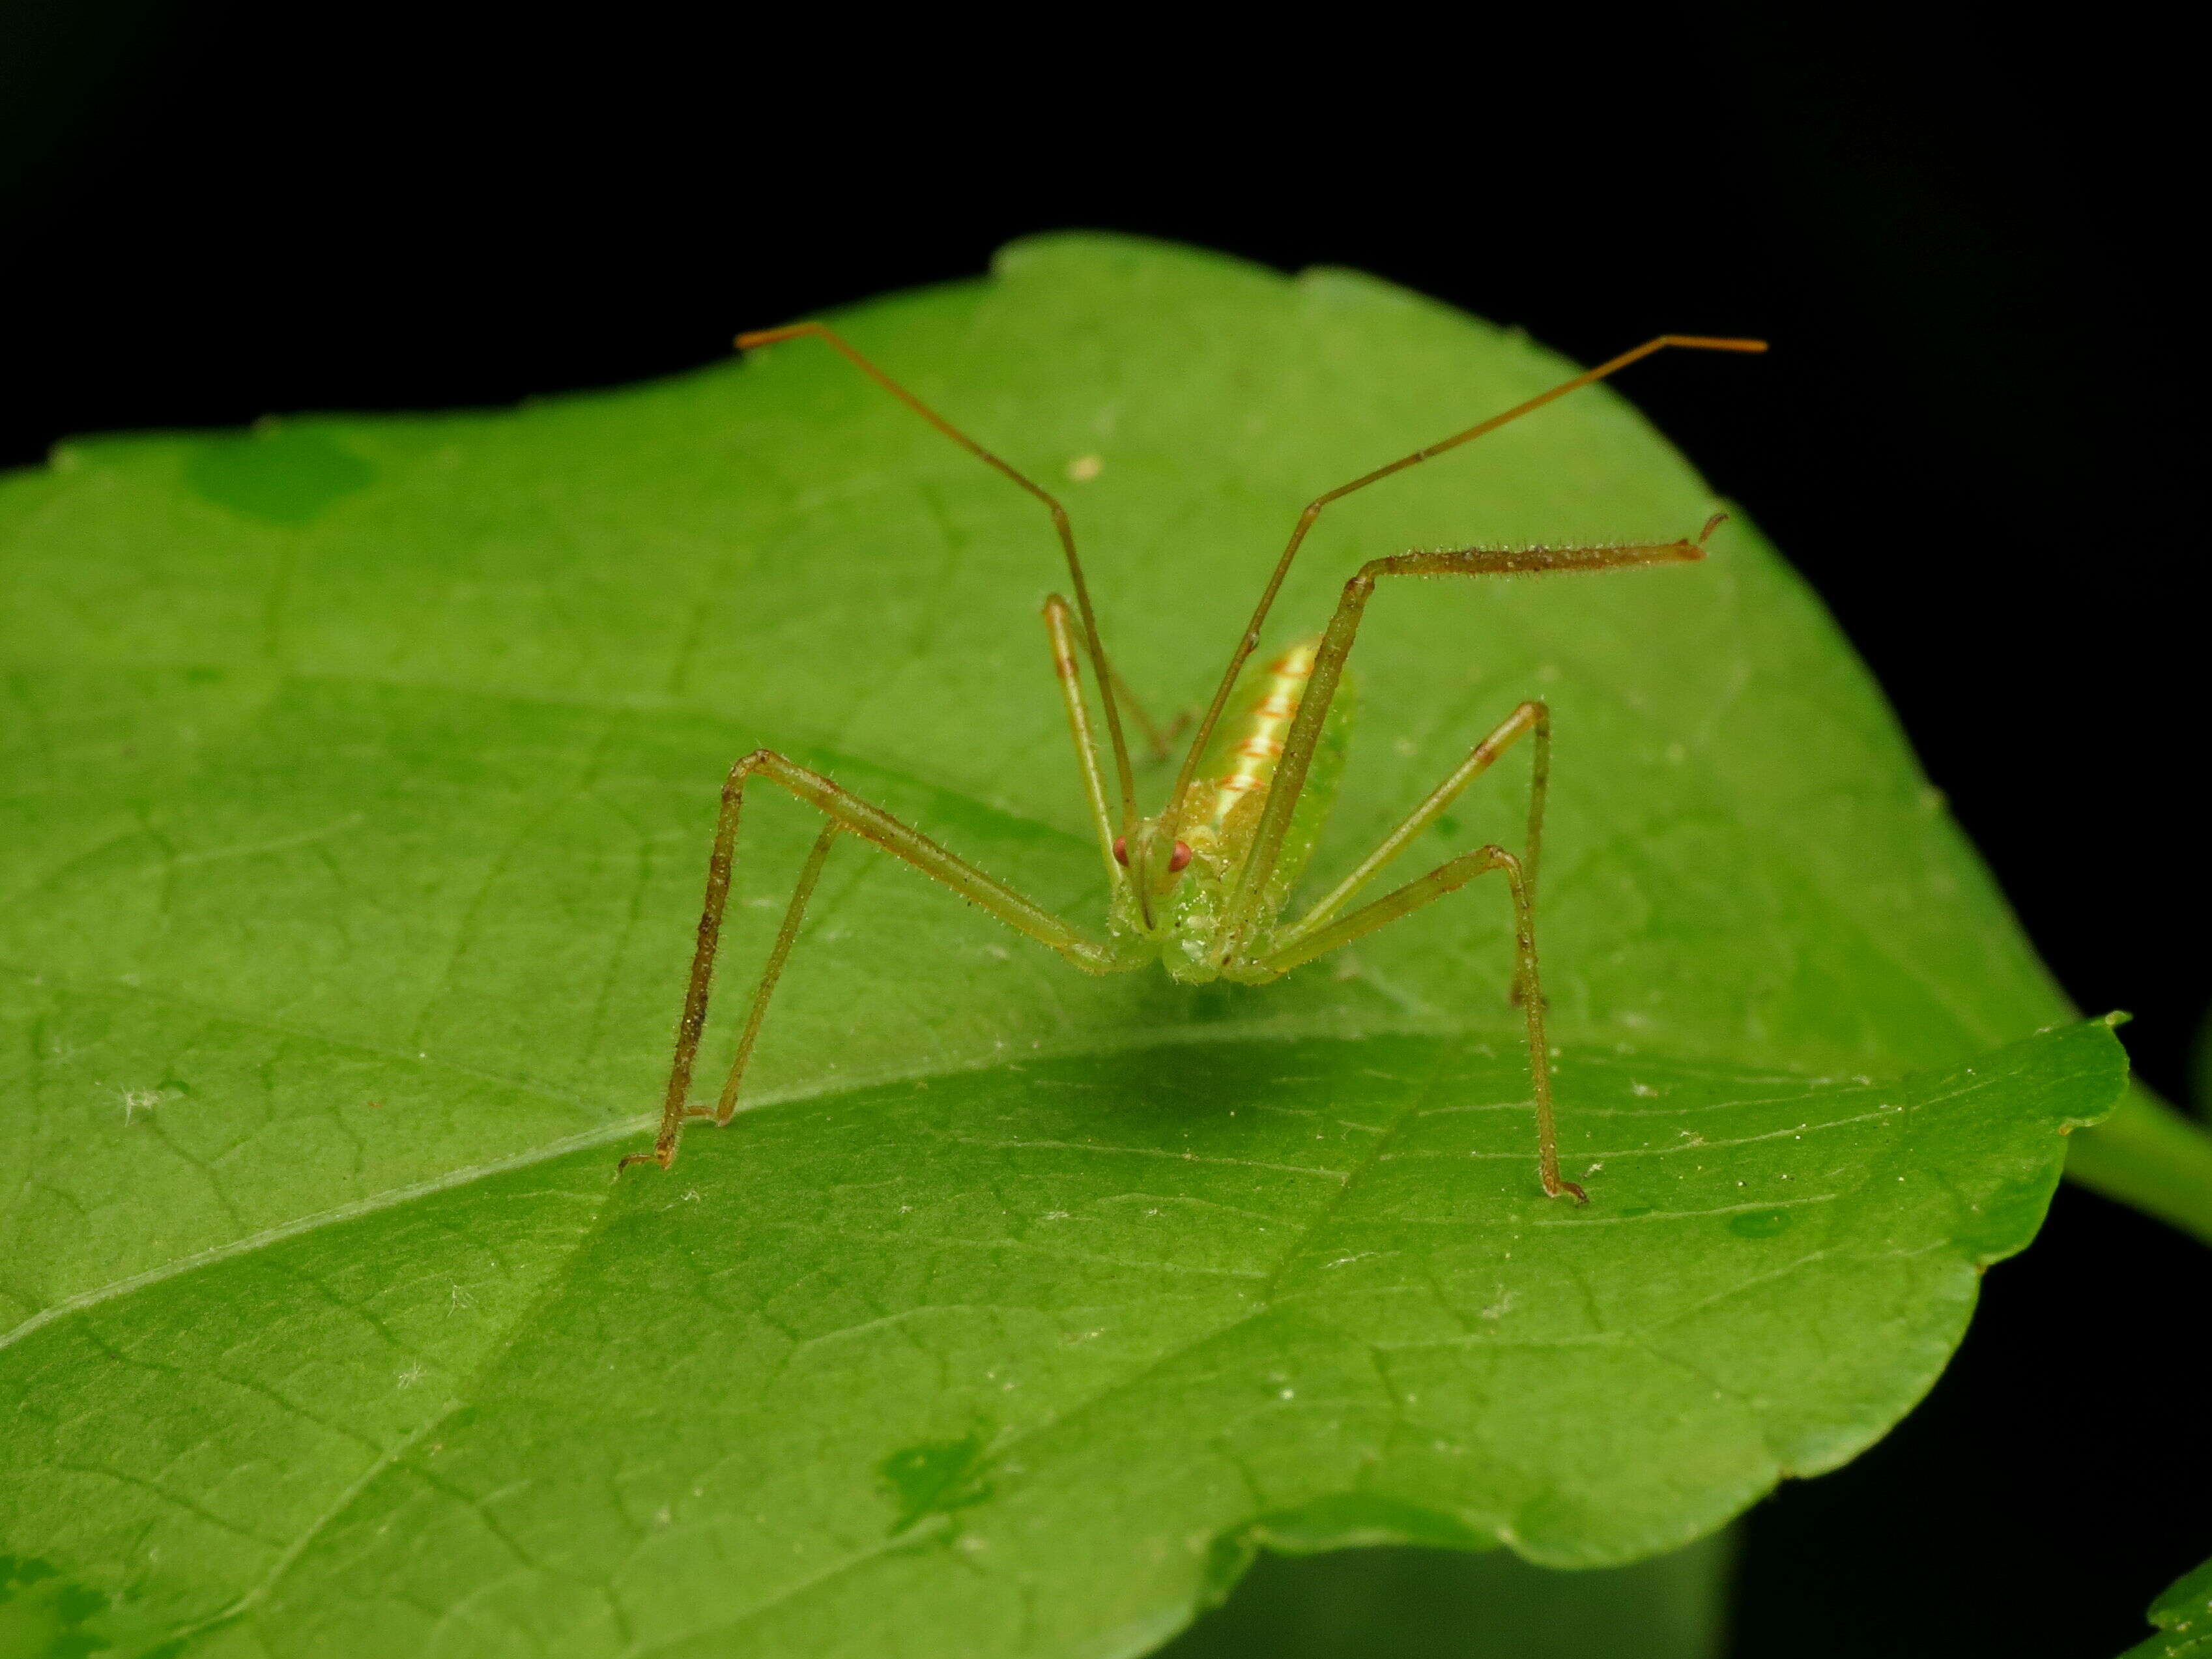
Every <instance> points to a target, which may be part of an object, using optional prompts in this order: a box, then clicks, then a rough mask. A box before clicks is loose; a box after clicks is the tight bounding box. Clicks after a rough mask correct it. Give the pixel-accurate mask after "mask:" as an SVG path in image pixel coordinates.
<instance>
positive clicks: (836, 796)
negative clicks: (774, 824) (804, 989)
mask: <svg viewBox="0 0 2212 1659" xmlns="http://www.w3.org/2000/svg"><path fill="white" fill-rule="evenodd" d="M756 774H758V775H760V776H761V777H762V778H763V780H764V781H767V782H769V783H773V784H775V785H776V786H777V787H779V788H781V789H785V790H787V791H789V792H790V793H792V794H793V795H796V796H797V797H798V798H799V799H800V800H803V801H805V803H806V804H807V805H810V806H812V807H814V808H815V809H816V810H817V811H820V812H821V813H822V814H823V816H824V817H828V818H829V820H830V822H831V823H832V824H833V825H834V826H835V827H836V829H839V830H840V831H842V832H844V833H847V834H850V835H854V836H860V839H861V840H863V841H868V842H874V843H875V844H876V845H877V846H878V847H880V848H883V849H884V851H885V852H886V853H889V854H892V855H893V856H894V857H896V858H900V859H902V860H905V861H906V862H907V863H908V864H911V865H913V866H915V868H916V869H918V870H920V871H921V872H922V873H923V874H924V875H926V876H928V877H931V878H933V879H934V880H937V881H939V882H942V883H943V884H945V886H947V887H950V888H951V889H952V890H953V891H954V892H956V893H957V894H959V895H960V896H961V897H963V898H964V899H966V900H967V901H968V902H969V903H970V904H974V905H977V906H979V907H981V908H983V909H985V910H987V911H989V912H990V913H991V914H992V915H994V916H996V917H997V918H998V919H999V920H1000V921H1003V922H1005V923H1006V925H1007V926H1008V927H1012V928H1013V929H1015V930H1016V931H1017V932H1018V933H1026V934H1028V935H1029V937H1030V938H1031V939H1036V941H1037V942H1038V943H1039V944H1041V945H1049V946H1050V947H1051V948H1052V949H1054V950H1055V951H1059V952H1060V955H1062V956H1064V957H1066V958H1067V959H1068V960H1069V961H1070V962H1072V963H1074V964H1075V965H1076V966H1077V967H1078V968H1080V969H1083V970H1084V971H1085V972H1086V973H1092V974H1109V973H1112V972H1114V971H1115V966H1116V964H1115V960H1114V957H1112V955H1111V954H1110V953H1109V951H1107V950H1106V949H1105V947H1104V946H1103V945H1097V944H1095V943H1093V942H1092V941H1091V940H1090V939H1085V938H1084V937H1083V935H1082V934H1080V933H1078V932H1076V930H1075V929H1074V928H1073V927H1069V926H1068V925H1067V924H1066V922H1064V921H1061V920H1060V918H1059V917H1058V916H1055V915H1053V914H1052V913H1051V912H1050V911H1049V910H1047V909H1045V908H1043V907H1042V906H1041V905H1038V904H1036V903H1033V902H1030V900H1028V899H1026V898H1024V897H1023V896H1021V895H1020V894H1019V893H1017V892H1016V891H1014V890H1013V889H1012V888H1011V887H1009V886H1007V885H1006V884H1005V883H1004V882H1001V881H997V880H994V878H991V877H989V876H987V875H985V874H984V873H983V872H981V870H978V869H977V868H976V867H975V866H974V865H972V864H969V862H967V860H964V859H962V858H959V857H957V856H956V855H955V854H951V853H950V852H947V851H946V850H945V848H942V847H939V845H938V844H937V843H936V842H933V841H932V840H930V839H929V837H928V836H925V835H923V834H921V832H920V831H919V830H916V829H909V828H908V826H907V825H905V824H903V823H900V822H899V821H898V820H897V819H896V818H895V817H892V816H891V815H890V813H888V812H886V811H884V810H883V809H882V808H881V807H879V806H876V805H872V804H871V803H869V802H867V801H865V800H862V799H860V797H859V796H858V795H855V794H854V793H851V792H850V791H849V790H846V789H842V788H840V787H838V786H837V785H836V783H834V782H832V781H830V780H829V779H828V778H825V777H823V775H821V774H820V773H818V772H811V771H809V770H808V769H806V768H805V767H803V766H801V765H799V763H797V762H795V761H792V760H789V759H787V758H786V757H783V756H781V755H779V754H777V753H776V752H775V750H772V749H757V750H754V751H753V752H752V753H751V754H750V755H747V756H746V757H744V759H743V760H741V761H739V762H738V763H737V764H736V765H735V766H733V767H732V768H731V769H730V775H729V777H728V779H727V780H726V781H725V782H724V783H723V785H722V808H721V814H720V817H719V819H718V820H717V821H716V823H715V826H714V850H713V852H712V853H710V854H708V861H707V894H706V901H705V903H704V905H703V906H702V909H701V913H700V916H699V940H698V945H697V946H696V948H695V950H694V951H693V953H692V957H691V976H690V981H689V983H688V984H687V986H686V987H685V989H684V1012H683V1015H682V1018H680V1019H679V1020H678V1022H677V1027H676V1054H675V1057H674V1059H673V1060H671V1064H670V1066H669V1073H668V1091H667V1093H666V1095H665V1097H663V1099H662V1102H661V1112H660V1133H659V1136H658V1138H656V1139H655V1140H654V1142H653V1151H652V1152H637V1153H632V1154H631V1155H630V1156H629V1157H628V1158H623V1160H622V1163H621V1164H619V1165H617V1169H627V1168H628V1167H629V1165H631V1164H642V1163H647V1162H650V1163H654V1164H659V1165H660V1167H661V1168H662V1169H664V1170H665V1169H666V1168H667V1167H668V1166H669V1165H670V1164H671V1163H673V1162H674V1161H675V1158H676V1146H677V1143H678V1140H679V1139H681V1138H682V1136H683V1133H684V1120H685V1119H686V1117H688V1116H689V1115H690V1108H689V1104H688V1103H689V1099H690V1091H691V1073H692V1068H693V1066H695V1065H696V1063H697V1060H698V1057H699V1038H700V1036H701V1034H702V1032H703V1031H704V1030H705V1029H706V1024H707V1000H708V994H709V993H710V992H711V991H712V990H713V988H714V955H715V951H716V950H717V948H718V947H719V946H720V942H721V934H722V913H723V911H724V909H725V908H726V906H727V905H728V902H729V896H730V869H731V865H732V861H733V860H734V858H735V856H736V851H737V841H738V819H739V817H741V816H742V814H743V812H744V793H745V784H746V782H747V781H749V780H750V778H752V777H753V776H754V775H756ZM828 851H829V842H828V839H827V837H826V836H825V837H824V839H823V840H821V841H818V842H816V843H815V853H814V855H813V857H812V858H811V860H810V863H811V866H812V873H813V874H816V875H818V874H819V873H820V863H819V860H820V859H821V858H823V857H826V856H827V855H828ZM800 881H801V887H800V890H799V891H798V892H796V893H794V894H793V907H794V908H793V912H792V914H791V915H787V917H786V918H785V923H786V926H787V928H789V929H791V930H793V932H795V931H796V929H797V926H798V921H797V915H798V908H799V907H802V906H803V905H804V902H805V897H806V896H807V894H808V893H809V892H811V887H812V883H811V879H810V878H808V877H807V876H802V877H801V878H800ZM789 948H790V946H789V940H788V939H779V941H778V949H779V950H780V951H784V952H786V953H787V952H788V951H789ZM780 972H781V960H780V959H779V960H777V961H775V962H773V963H771V974H770V976H769V979H768V980H767V981H764V982H763V991H762V993H761V995H760V999H759V1000H758V1001H757V1004H756V1014H758V1012H760V1011H761V1010H762V1009H764V1008H765V1006H766V998H767V994H768V992H769V991H770V990H772V989H773V988H774V980H775V975H776V974H778V973H780Z"/></svg>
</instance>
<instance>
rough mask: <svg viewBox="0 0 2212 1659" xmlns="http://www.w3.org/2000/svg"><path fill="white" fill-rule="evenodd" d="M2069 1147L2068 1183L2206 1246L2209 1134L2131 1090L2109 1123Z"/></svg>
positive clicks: (2210, 1236) (2210, 1206) (2081, 1132)
mask: <svg viewBox="0 0 2212 1659" xmlns="http://www.w3.org/2000/svg"><path fill="white" fill-rule="evenodd" d="M2068 1141H2069V1144H2068V1147H2067V1152H2066V1173H2067V1174H2068V1175H2069V1176H2071V1177H2073V1179H2075V1181H2078V1182H2081V1184H2082V1185H2083V1186H2084V1187H2087V1188H2089V1190H2090V1191H2092V1192H2094V1193H2102V1194H2104V1195H2105V1196H2106V1198H2110V1199H2114V1200H2118V1202H2120V1203H2122V1204H2125V1205H2127V1206H2129V1207H2130V1208H2131V1209H2136V1210H2141V1211H2142V1212H2143V1213H2144V1214H2145V1215H2150V1216H2156V1217H2157V1218H2159V1219H2160V1221H2164V1222H2166V1223H2168V1224H2170V1225H2172V1226H2176V1227H2179V1228H2180V1229H2181V1231H2184V1232H2185V1233H2188V1234H2191V1236H2193V1237H2196V1238H2197V1239H2198V1240H2200V1241H2201V1242H2203V1243H2205V1244H2208V1245H2212V1134H2208V1133H2206V1132H2205V1131H2204V1130H2203V1129H2202V1128H2200V1127H2197V1125H2196V1124H2195V1123H2192V1122H2191V1121H2190V1120H2189V1119H2188V1118H2186V1117H2185V1116H2183V1115H2181V1114H2180V1113H2179V1112H2178V1111H2176V1110H2174V1109H2173V1108H2172V1107H2171V1106H2169V1105H2167V1104H2166V1103H2165V1102H2164V1101H2162V1100H2160V1098H2159V1097H2157V1096H2156V1095H2154V1094H2153V1093H2151V1092H2150V1091H2149V1090H2148V1089H2146V1088H2144V1087H2143V1086H2142V1085H2141V1084H2134V1085H2130V1087H2129V1089H2128V1091H2127V1093H2126V1094H2124V1095H2123V1096H2121V1097H2120V1103H2119V1104H2118V1106H2116V1107H2114V1108H2113V1109H2112V1115H2111V1116H2110V1117H2108V1118H2106V1120H2105V1121H2103V1122H2101V1123H2100V1124H2098V1125H2097V1126H2096V1127H2094V1128H2091V1129H2076V1130H2075V1132H2074V1133H2073V1134H2072V1135H2071V1136H2069V1138H2068Z"/></svg>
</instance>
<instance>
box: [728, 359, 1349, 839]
mask: <svg viewBox="0 0 2212 1659" xmlns="http://www.w3.org/2000/svg"><path fill="white" fill-rule="evenodd" d="M802 337H813V338H815V339H817V340H820V341H821V342H823V344H825V345H827V346H829V348H830V349H833V350H835V351H836V352H837V353H838V355H839V356H842V357H843V358H844V359H845V361H846V362H849V363H851V364H852V365H853V367H854V368H857V369H859V370H860V373H861V374H865V375H866V376H867V377H868V378H869V379H870V380H873V381H874V382H875V383H876V384H877V385H878V386H881V387H882V388H883V389H884V391H886V392H890V394H891V396H892V397H894V398H897V399H898V400H899V401H900V402H901V403H902V404H905V405H906V406H907V407H908V409H910V410H913V411H914V412H915V414H917V415H919V416H921V418H922V419H923V420H925V421H927V422H929V423H930V425H932V426H933V427H935V428H937V429H938V430H939V432H941V433H943V434H944V435H945V436H946V437H948V438H950V439H951V440H952V441H953V442H954V443H956V444H958V445H959V446H960V447H961V448H963V449H964V450H966V451H967V452H968V453H969V454H970V455H973V456H974V457H975V459H977V460H979V461H981V462H982V463H983V465H986V466H987V467H990V468H992V469H993V470H994V471H997V472H999V473H1000V474H1002V475H1003V476H1005V477H1008V478H1011V479H1012V480H1013V482H1014V483H1018V484H1019V485H1020V486H1021V487H1022V488H1023V489H1026V490H1027V491H1029V493H1030V495H1034V496H1036V498H1037V500H1039V501H1042V502H1043V503H1044V505H1045V510H1046V511H1047V512H1048V513H1051V514H1052V527H1053V529H1054V532H1056V533H1057V534H1058V535H1059V537H1060V550H1061V551H1062V552H1064V553H1066V555H1067V578H1068V580H1069V581H1071V582H1073V584H1074V585H1075V606H1076V609H1077V611H1079V612H1080V613H1081V615H1082V617H1083V637H1084V641H1085V644H1086V646H1087V647H1089V653H1090V657H1091V677H1092V678H1093V679H1094V680H1095V681H1096V682H1097V686H1098V700H1099V702H1102V703H1103V704H1104V705H1105V708H1106V735H1107V739H1108V741H1109V742H1110V743H1111V744H1113V746H1114V775H1115V783H1116V784H1117V785H1118V786H1119V787H1120V789H1121V833H1122V834H1123V835H1125V836H1133V835H1134V834H1135V833H1136V828H1137V780H1136V774H1135V772H1134V771H1133V769H1131V767H1130V764H1129V744H1128V740H1127V738H1125V737H1123V736H1122V734H1121V707H1120V705H1119V704H1118V703H1117V702H1115V696H1114V689H1115V686H1116V685H1117V684H1120V680H1121V677H1120V676H1119V675H1118V674H1116V673H1115V671H1114V669H1113V667H1112V665H1110V664H1109V663H1108V661H1107V660H1106V647H1104V646H1103V644H1101V643H1100V642H1099V638H1098V618H1097V615H1096V614H1095V613H1094V612H1093V611H1092V610H1091V585H1090V584H1089V583H1088V582H1086V581H1085V580H1083V561H1082V560H1081V559H1080V558H1079V557H1078V556H1076V551H1075V530H1074V527H1073V526H1072V525H1070V524H1069V523H1068V519H1067V509H1066V507H1062V506H1061V505H1060V502H1059V501H1057V500H1056V499H1055V498H1054V496H1053V495H1051V494H1050V493H1048V491H1047V490H1045V489H1043V488H1042V487H1041V486H1040V485H1038V484H1037V483H1036V482H1035V481H1034V480H1032V479H1031V478H1030V477H1028V476H1027V475H1026V474H1024V473H1022V472H1018V471H1015V470H1014V468H1013V467H1012V466H1011V465H1008V464H1007V463H1006V462H1005V461H1003V460H1001V459H999V457H997V456H996V455H994V454H993V453H991V452H990V451H989V450H987V449H986V448H984V447H983V446H982V445H981V444H979V443H977V442H976V441H975V440H974V439H973V438H971V437H969V435H967V434H966V433H964V432H963V431H962V430H961V429H960V428H958V427H957V426H955V425H953V424H952V422H950V421H948V420H946V419H945V417H944V416H942V415H939V413H938V412H937V411H936V410H933V409H932V408H931V407H930V406H929V405H928V404H926V403H924V402H922V400H921V398H917V397H915V395H914V393H912V392H908V390H907V389H906V388H905V387H904V386H901V385H900V384H899V383H898V382H897V381H896V380H893V379H891V377H890V375H888V374H884V372H883V370H881V369H880V368H877V367H876V366H875V364H873V363H872V362H869V361H868V360H867V359H866V357H864V356H861V355H860V353H859V352H858V351H856V350H854V349H853V348H852V346H850V345H849V344H848V343H846V342H845V340H844V339H843V338H842V337H841V336H839V335H838V334H836V332H834V331H831V330H830V329H829V328H828V327H826V326H825V325H823V324H821V323H792V324H789V325H787V326H785V327H782V328H763V329H757V330H755V331H752V332H750V333H747V334H740V335H738V350H740V351H750V350H751V349H754V348H755V347H757V346H769V345H775V344H776V343H778V342H780V341H783V340H796V339H799V338H802ZM1377 476H1378V477H1379V476H1380V475H1379V474H1378V475H1377ZM1302 533H1303V532H1302ZM1287 562H1289V560H1288V556H1287V555H1285V563H1287ZM1276 580H1277V581H1278V582H1280V580H1281V575H1280V573H1278V574H1277V577H1276ZM1271 597H1272V593H1271ZM1185 770H1186V771H1187V770H1188V768H1186V769H1185Z"/></svg>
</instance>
